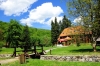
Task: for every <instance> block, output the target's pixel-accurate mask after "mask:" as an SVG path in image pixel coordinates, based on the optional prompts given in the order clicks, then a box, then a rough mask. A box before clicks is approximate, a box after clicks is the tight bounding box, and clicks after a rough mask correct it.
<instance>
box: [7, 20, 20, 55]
mask: <svg viewBox="0 0 100 66" xmlns="http://www.w3.org/2000/svg"><path fill="white" fill-rule="evenodd" d="M20 31H21V28H20V24H19V23H18V22H17V21H16V20H13V19H11V20H10V24H9V27H8V30H7V37H6V43H7V46H8V47H13V48H14V54H13V55H14V56H16V47H18V44H19V38H20V35H21V33H20Z"/></svg>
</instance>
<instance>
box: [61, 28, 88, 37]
mask: <svg viewBox="0 0 100 66" xmlns="http://www.w3.org/2000/svg"><path fill="white" fill-rule="evenodd" d="M83 33H86V34H87V33H89V31H88V32H85V29H84V27H82V26H75V27H69V28H65V29H64V30H63V31H62V33H61V34H60V36H68V35H77V34H83Z"/></svg>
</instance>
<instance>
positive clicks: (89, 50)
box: [70, 49, 100, 52]
mask: <svg viewBox="0 0 100 66" xmlns="http://www.w3.org/2000/svg"><path fill="white" fill-rule="evenodd" d="M70 52H93V49H78V50H70ZM97 52H100V49H97Z"/></svg>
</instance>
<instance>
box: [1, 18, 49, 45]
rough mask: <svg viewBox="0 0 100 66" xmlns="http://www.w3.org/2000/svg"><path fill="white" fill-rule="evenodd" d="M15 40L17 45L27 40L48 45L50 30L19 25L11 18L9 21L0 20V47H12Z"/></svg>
mask: <svg viewBox="0 0 100 66" xmlns="http://www.w3.org/2000/svg"><path fill="white" fill-rule="evenodd" d="M14 32H15V33H14ZM24 38H27V39H24ZM15 40H17V45H18V46H20V45H22V44H23V42H24V41H29V42H30V44H32V42H35V43H38V42H39V43H41V44H44V46H50V45H51V31H50V30H46V29H38V28H33V27H28V26H27V25H21V24H20V23H19V22H18V21H16V20H13V19H11V20H10V22H3V21H0V47H2V46H4V47H14V44H16V43H14V41H15ZM15 42H16V41H15Z"/></svg>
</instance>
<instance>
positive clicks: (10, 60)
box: [0, 57, 19, 65]
mask: <svg viewBox="0 0 100 66" xmlns="http://www.w3.org/2000/svg"><path fill="white" fill-rule="evenodd" d="M17 60H19V58H18V57H15V58H13V59H5V60H0V65H2V64H7V63H11V62H14V61H17Z"/></svg>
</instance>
